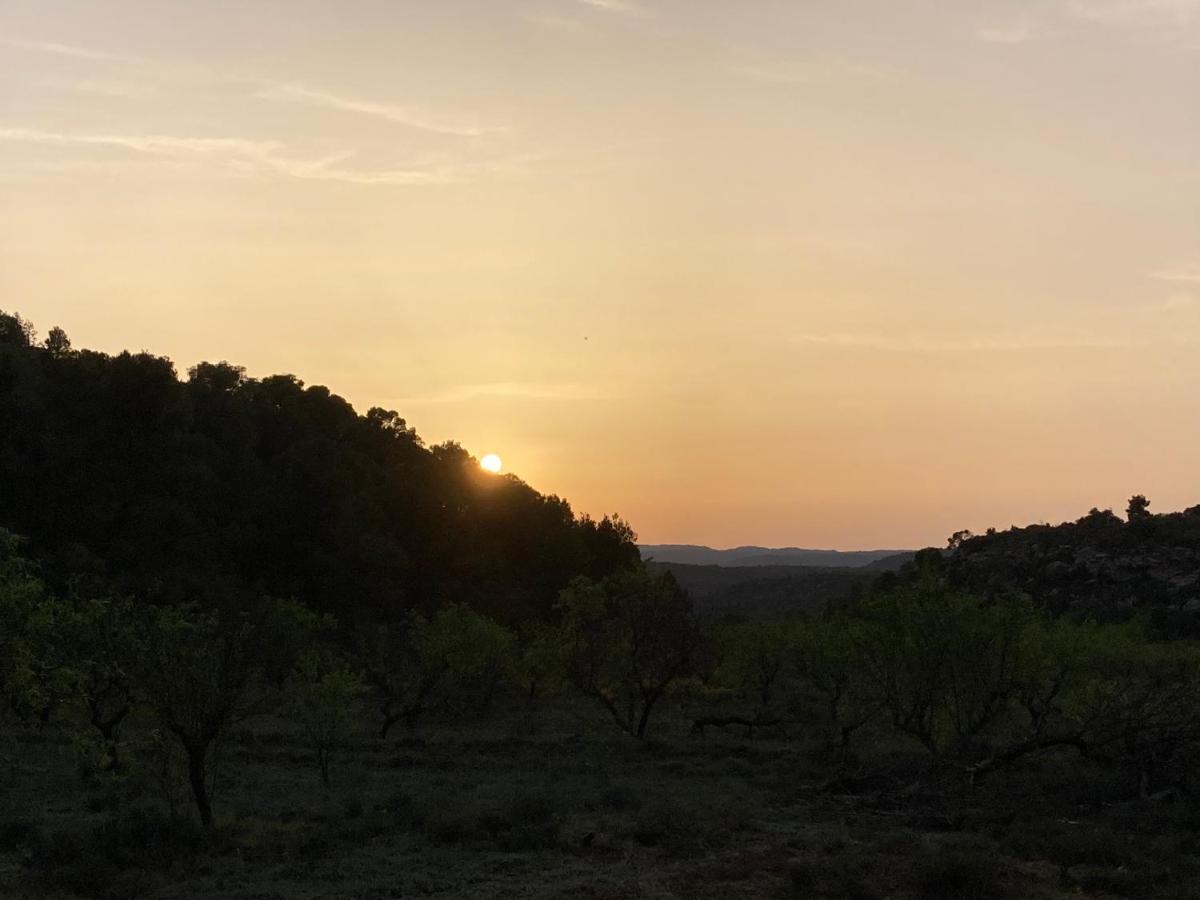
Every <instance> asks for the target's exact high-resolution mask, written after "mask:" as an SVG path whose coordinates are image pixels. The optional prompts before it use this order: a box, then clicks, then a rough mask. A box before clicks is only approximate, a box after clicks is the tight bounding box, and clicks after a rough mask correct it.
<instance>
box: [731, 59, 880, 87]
mask: <svg viewBox="0 0 1200 900" xmlns="http://www.w3.org/2000/svg"><path fill="white" fill-rule="evenodd" d="M728 68H729V71H731V72H733V73H734V74H736V75H740V76H741V77H743V78H748V79H750V80H751V81H759V82H762V83H764V84H778V85H785V86H789V85H790V86H801V85H811V84H826V83H828V82H831V81H841V80H846V79H855V80H862V81H883V80H886V79H887V78H888V77H890V76H889V73H888V72H885V71H884V70H883V69H881V68H878V67H875V66H867V65H862V64H860V63H855V62H851V61H849V60H843V59H806V60H778V59H770V60H763V59H760V60H753V61H746V62H739V63H733V64H732V65H730V66H729V67H728Z"/></svg>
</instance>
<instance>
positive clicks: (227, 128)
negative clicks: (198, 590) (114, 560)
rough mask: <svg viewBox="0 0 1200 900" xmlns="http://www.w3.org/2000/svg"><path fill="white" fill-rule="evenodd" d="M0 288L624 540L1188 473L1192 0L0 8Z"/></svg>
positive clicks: (845, 533)
mask: <svg viewBox="0 0 1200 900" xmlns="http://www.w3.org/2000/svg"><path fill="white" fill-rule="evenodd" d="M0 298H2V299H0V307H4V308H7V309H15V310H17V311H20V312H21V313H22V314H24V315H26V316H27V317H29V318H32V319H33V320H34V322H35V323H36V324H37V325H38V326H39V327H40V328H41V329H42V331H43V332H44V331H45V330H47V329H48V328H49V327H50V326H51V325H55V324H61V325H62V326H63V327H65V328H66V329H67V331H68V333H70V334H71V336H72V338H73V339H74V341H75V342H76V344H77V345H80V346H91V347H97V348H100V349H106V350H119V349H123V348H126V347H128V348H132V349H142V348H146V349H150V350H153V351H155V352H159V353H164V354H167V355H169V356H171V357H172V358H173V359H174V360H175V361H176V363H177V364H178V365H179V367H180V369H181V370H182V369H185V368H186V367H187V366H189V365H191V364H193V363H194V362H196V361H198V360H201V359H210V360H215V359H229V360H231V361H234V362H237V363H240V364H242V365H245V366H246V367H247V368H248V369H249V370H250V372H251V373H252V374H256V375H265V374H270V373H273V372H281V371H286V372H294V373H296V374H297V375H299V376H300V377H302V378H304V379H305V380H306V381H308V382H310V383H323V384H327V385H329V386H330V387H331V388H332V389H333V390H335V391H336V392H338V393H340V394H342V395H343V396H345V397H347V398H348V399H349V400H351V401H352V402H353V403H354V404H355V405H356V406H357V407H358V408H359V409H360V410H363V409H366V408H367V407H368V406H371V405H383V406H387V407H390V408H395V409H397V410H399V411H400V412H401V414H402V415H404V416H405V417H406V418H407V419H408V420H409V422H410V423H411V424H413V425H415V426H416V427H417V429H418V431H419V432H420V433H421V434H422V436H424V437H425V439H426V440H427V441H430V442H435V441H441V440H445V439H449V438H455V439H458V440H460V441H461V442H462V443H464V444H465V445H466V446H467V447H468V448H469V449H470V450H471V451H472V452H474V453H476V454H477V455H482V454H484V453H487V452H496V453H498V454H500V455H501V456H502V457H503V458H504V460H505V464H506V467H507V468H508V469H509V470H510V471H515V472H516V473H517V474H519V475H521V476H522V477H523V478H525V479H526V480H528V481H529V482H530V483H532V484H533V485H535V486H536V487H538V488H539V489H541V490H544V491H548V492H555V493H559V494H562V495H564V496H566V497H568V498H569V499H570V500H571V501H572V503H573V505H574V506H575V508H576V509H578V510H582V511H588V512H591V513H594V514H602V513H604V512H610V511H614V510H615V511H619V512H620V513H621V514H622V515H624V516H625V517H627V518H628V519H630V520H631V521H632V523H633V524H634V526H635V527H636V528H637V530H638V531H639V533H640V534H641V537H642V538H643V540H646V541H652V542H667V541H673V542H695V543H707V544H711V545H716V546H727V545H733V544H742V543H760V544H772V545H779V544H795V545H803V546H823V547H826V546H828V547H843V548H856V547H873V546H888V547H898V546H917V545H924V544H929V543H935V544H940V543H942V542H943V541H944V540H945V538H946V536H947V535H948V534H950V533H951V532H952V531H955V530H957V529H959V528H964V527H965V528H972V529H975V530H981V529H983V528H985V527H987V526H988V525H997V526H1000V527H1005V526H1007V525H1009V524H1012V523H1026V522H1030V521H1041V520H1048V521H1060V520H1062V519H1065V518H1074V517H1077V516H1078V515H1081V514H1082V513H1084V512H1086V511H1087V509H1088V508H1090V507H1091V506H1093V505H1100V506H1116V507H1118V508H1122V507H1123V504H1124V501H1125V499H1126V498H1127V497H1128V496H1129V495H1130V494H1132V493H1134V492H1142V493H1146V494H1147V495H1148V496H1149V497H1150V498H1151V500H1152V502H1153V504H1154V506H1153V508H1154V509H1156V510H1160V511H1165V510H1169V509H1177V508H1181V507H1184V506H1188V505H1191V504H1194V503H1198V502H1200V477H1198V473H1200V416H1198V415H1197V409H1198V405H1200V404H1198V401H1200V353H1198V352H1197V350H1198V349H1200V347H1198V344H1200V0H1053V2H1009V3H1002V2H977V0H964V2H961V3H955V4H946V3H935V2H933V0H920V2H894V0H877V2H857V0H854V2H847V3H829V4H798V3H794V2H783V0H779V2H751V0H747V2H744V3H729V2H718V0H662V2H658V0H528V2H523V0H513V2H507V0H476V2H467V0H446V2H439V3H424V2H421V3H418V2H395V0H391V2H384V0H372V2H348V3H344V4H331V3H326V2H316V0H287V2H284V0H270V2H268V0H246V2H242V3H238V4H207V3H205V4H197V3H188V2H184V0H122V2H117V0H107V2H106V0H95V2H59V0H33V2H26V0H4V3H3V4H0Z"/></svg>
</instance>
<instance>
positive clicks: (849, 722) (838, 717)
mask: <svg viewBox="0 0 1200 900" xmlns="http://www.w3.org/2000/svg"><path fill="white" fill-rule="evenodd" d="M860 629H861V625H860V623H859V622H857V621H855V620H854V619H851V618H849V617H845V616H839V617H836V618H814V619H807V620H805V621H804V622H802V623H801V624H800V625H799V627H798V628H797V629H796V634H795V638H794V640H793V643H792V648H791V649H792V653H793V656H792V660H793V665H794V666H795V670H796V674H797V675H798V676H799V677H800V679H801V680H802V681H803V682H804V683H806V684H807V685H809V687H811V688H812V689H813V690H814V691H815V692H816V694H817V696H818V698H819V699H820V703H821V707H822V710H823V714H824V719H825V728H826V740H827V743H828V744H829V746H830V747H831V748H834V749H836V751H837V753H838V754H839V755H840V756H841V757H843V758H844V757H845V756H846V755H847V754H848V753H849V751H850V741H851V738H852V737H853V736H854V733H855V732H856V731H857V730H858V729H859V728H861V727H862V726H863V725H865V724H866V723H867V722H869V721H870V720H871V717H872V716H873V715H874V714H875V712H876V706H875V704H874V703H873V702H872V699H871V696H870V692H869V689H868V683H867V680H866V678H865V677H864V671H865V670H864V661H863V659H862V658H861V657H860V655H859V654H860V651H861V647H862V636H861V634H860Z"/></svg>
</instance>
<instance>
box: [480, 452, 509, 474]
mask: <svg viewBox="0 0 1200 900" xmlns="http://www.w3.org/2000/svg"><path fill="white" fill-rule="evenodd" d="M503 465H504V462H503V461H502V460H501V459H500V457H498V456H497V455H496V454H495V453H489V454H488V455H487V456H485V457H484V458H483V459H481V460H480V461H479V467H480V468H481V469H484V470H485V471H488V472H499V471H500V469H501V467H502V466H503Z"/></svg>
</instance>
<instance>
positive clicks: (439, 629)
mask: <svg viewBox="0 0 1200 900" xmlns="http://www.w3.org/2000/svg"><path fill="white" fill-rule="evenodd" d="M513 644H514V638H513V634H512V632H511V631H509V630H508V629H507V628H505V627H504V626H503V625H501V624H499V623H498V622H495V621H493V620H492V619H489V618H488V617H487V616H484V615H481V614H480V613H477V612H475V611H474V610H472V609H470V608H469V607H467V606H464V605H463V604H461V603H453V604H451V605H449V606H446V607H443V608H442V609H440V610H438V613H437V615H436V616H434V618H433V621H432V622H430V625H429V628H428V629H427V631H426V635H425V642H424V655H425V657H426V659H427V664H428V665H430V667H432V668H436V667H438V666H439V665H441V666H443V667H444V670H445V673H446V678H445V679H444V680H443V685H444V686H445V687H446V688H447V690H448V691H449V693H450V694H451V695H452V697H453V698H454V699H460V700H462V701H463V702H466V703H467V704H469V705H473V706H474V707H475V708H476V709H478V710H480V711H482V710H486V709H487V708H488V707H489V706H490V705H491V702H492V699H493V698H494V696H495V692H496V688H497V687H498V686H499V684H500V681H501V679H502V678H504V677H507V676H510V675H511V674H512V672H513V669H514V665H515V659H514V653H513Z"/></svg>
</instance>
